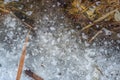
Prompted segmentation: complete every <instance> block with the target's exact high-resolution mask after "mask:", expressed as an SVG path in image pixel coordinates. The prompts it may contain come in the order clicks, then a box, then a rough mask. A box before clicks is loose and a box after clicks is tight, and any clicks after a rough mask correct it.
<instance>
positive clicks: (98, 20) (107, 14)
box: [81, 9, 117, 31]
mask: <svg viewBox="0 0 120 80" xmlns="http://www.w3.org/2000/svg"><path fill="white" fill-rule="evenodd" d="M116 11H117V9H115V10H113V11H110V12H109V13H106V14H105V15H103V16H102V17H100V18H99V19H97V20H95V21H94V22H93V23H92V24H89V25H87V26H85V27H83V28H82V29H81V31H83V30H85V29H88V28H90V27H91V26H93V25H94V24H95V23H97V22H100V21H102V20H103V19H105V18H107V17H108V16H109V15H111V14H113V13H114V12H116Z"/></svg>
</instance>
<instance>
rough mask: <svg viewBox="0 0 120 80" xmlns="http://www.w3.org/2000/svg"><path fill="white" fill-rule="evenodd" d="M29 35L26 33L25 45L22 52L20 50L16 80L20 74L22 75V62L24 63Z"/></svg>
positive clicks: (18, 79)
mask: <svg viewBox="0 0 120 80" xmlns="http://www.w3.org/2000/svg"><path fill="white" fill-rule="evenodd" d="M29 34H30V31H29V32H28V34H27V36H26V39H25V44H24V46H23V50H22V54H21V57H20V62H19V66H18V72H17V76H16V80H20V77H21V74H22V69H23V65H24V61H25V55H26V48H27V43H28V39H29Z"/></svg>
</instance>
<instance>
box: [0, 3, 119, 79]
mask: <svg viewBox="0 0 120 80" xmlns="http://www.w3.org/2000/svg"><path fill="white" fill-rule="evenodd" d="M54 6H55V5H54ZM54 6H53V7H54ZM54 8H55V10H52V9H51V8H50V9H49V11H48V12H47V11H46V10H44V11H45V12H44V14H42V16H38V19H36V27H37V29H36V31H35V32H34V33H31V35H30V40H29V45H28V48H27V55H26V60H25V66H24V70H25V69H30V70H32V71H33V72H34V73H36V74H38V75H39V76H41V77H42V78H44V80H120V49H119V46H113V47H116V48H115V49H114V48H113V47H112V46H111V48H106V47H105V46H101V47H99V46H95V47H91V48H90V47H86V46H85V44H84V43H82V42H81V40H80V38H79V37H78V36H77V35H75V34H76V31H75V30H74V29H72V28H69V27H70V26H71V24H70V22H69V20H68V19H67V18H66V17H65V16H64V15H63V13H62V12H57V11H59V10H58V9H56V7H54ZM54 11H55V12H54ZM38 14H40V13H38ZM0 21H1V22H0V80H15V77H16V73H17V68H18V62H19V59H20V56H21V52H22V46H23V43H24V40H25V36H26V34H27V32H28V29H27V28H26V27H25V26H24V25H23V24H22V23H21V22H20V21H19V20H17V19H16V18H14V17H13V16H12V15H6V16H4V17H3V18H2V19H0ZM33 34H34V35H33ZM83 37H85V38H86V36H84V35H83ZM119 42H120V41H119ZM107 43H108V42H106V45H107ZM118 44H119V43H118ZM103 45H104V44H103ZM21 80H32V79H31V78H30V77H28V76H27V75H25V74H24V72H23V74H22V77H21Z"/></svg>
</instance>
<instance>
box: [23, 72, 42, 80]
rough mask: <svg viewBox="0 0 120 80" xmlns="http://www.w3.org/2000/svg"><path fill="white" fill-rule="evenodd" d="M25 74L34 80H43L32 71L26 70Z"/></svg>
mask: <svg viewBox="0 0 120 80" xmlns="http://www.w3.org/2000/svg"><path fill="white" fill-rule="evenodd" d="M25 74H27V75H28V76H30V77H31V78H33V79H34V80H43V79H42V78H41V77H39V76H38V75H36V74H35V73H33V72H32V71H31V70H25Z"/></svg>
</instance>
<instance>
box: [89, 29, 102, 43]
mask: <svg viewBox="0 0 120 80" xmlns="http://www.w3.org/2000/svg"><path fill="white" fill-rule="evenodd" d="M100 33H102V29H101V30H100V31H98V32H97V33H96V34H95V35H94V36H93V37H92V38H91V39H90V40H89V41H88V43H91V42H92V41H93V40H94V39H95V38H96V37H97V36H98V35H99V34H100Z"/></svg>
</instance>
